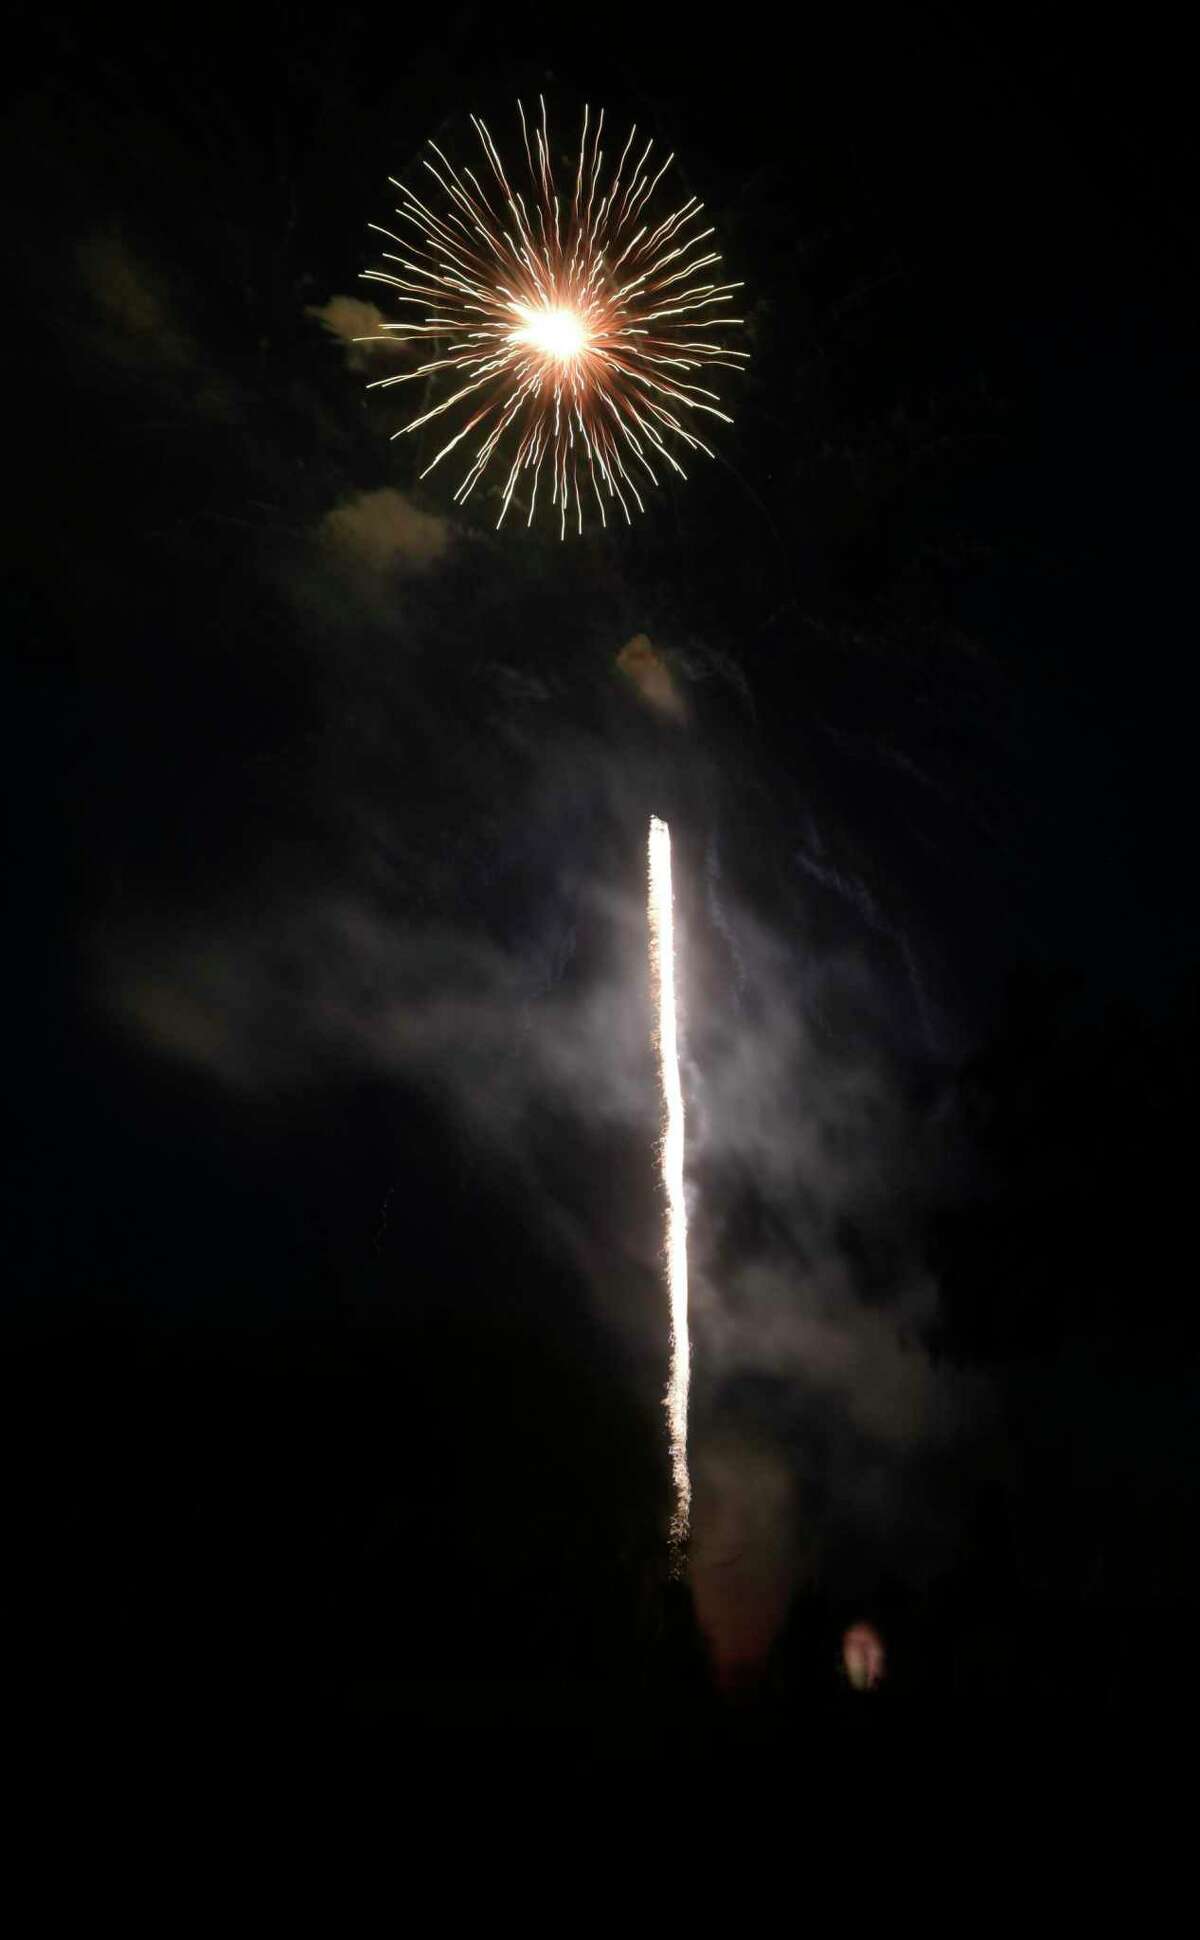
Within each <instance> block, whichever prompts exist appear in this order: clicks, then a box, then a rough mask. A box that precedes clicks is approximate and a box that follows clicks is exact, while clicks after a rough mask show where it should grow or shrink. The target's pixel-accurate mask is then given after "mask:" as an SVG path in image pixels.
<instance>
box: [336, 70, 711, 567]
mask: <svg viewBox="0 0 1200 1940" xmlns="http://www.w3.org/2000/svg"><path fill="white" fill-rule="evenodd" d="M517 107H518V109H519V111H520V115H521V130H522V134H523V136H524V149H525V160H526V164H527V167H528V175H529V184H528V186H527V187H526V188H524V189H521V188H516V187H514V186H512V184H510V182H509V178H508V175H507V173H506V171H505V166H504V163H503V161H502V160H501V158H500V154H499V152H498V150H497V148H496V145H495V143H494V142H493V140H492V138H491V135H490V134H489V133H488V130H487V128H486V127H485V126H484V124H483V122H482V121H480V120H479V119H478V118H477V117H476V116H474V115H473V116H472V117H471V119H472V122H473V124H474V127H475V132H476V134H477V135H478V137H479V142H480V146H481V148H482V150H483V155H484V159H485V162H486V167H485V168H483V169H481V171H480V173H481V175H482V177H483V181H482V182H481V181H480V179H479V177H478V176H476V174H475V173H474V171H473V170H472V169H469V168H465V167H464V168H462V169H458V168H455V167H454V165H453V164H452V163H451V162H449V161H448V160H447V159H446V157H445V155H443V153H442V151H441V149H440V148H437V147H436V146H435V145H434V143H432V142H430V144H429V147H430V151H431V153H432V155H433V157H434V159H433V160H432V161H430V160H428V159H427V160H426V162H425V167H426V168H427V169H428V171H429V173H430V175H431V176H432V177H433V180H434V183H435V184H436V188H437V193H436V194H431V195H430V198H429V201H428V202H425V201H423V200H422V199H421V197H420V196H418V195H416V194H415V193H414V192H413V191H412V190H409V189H406V188H405V187H404V186H403V184H402V183H399V182H397V183H395V186H396V187H397V188H398V189H399V190H400V193H401V198H402V200H401V203H400V206H399V207H398V209H397V211H396V213H397V215H398V216H399V217H400V220H401V223H402V224H404V225H405V227H404V229H403V231H402V233H401V234H400V235H394V234H393V233H392V231H391V230H390V229H381V228H380V227H379V225H378V223H372V224H371V225H370V226H371V228H372V229H375V230H376V231H377V232H378V234H380V235H381V236H384V237H386V238H387V240H388V241H389V242H391V243H394V244H395V245H396V248H395V249H394V250H385V251H384V267H383V268H380V269H369V270H366V271H364V276H365V278H366V280H367V281H368V282H374V283H384V284H387V285H388V286H389V287H390V288H391V289H394V290H395V291H396V292H397V293H398V299H399V301H400V302H401V303H403V304H405V305H410V306H412V307H413V308H414V309H415V310H416V311H417V312H418V313H419V315H418V318H417V319H414V320H413V321H409V322H402V323H391V324H386V325H385V326H384V329H385V333H386V334H385V335H384V337H383V338H373V339H367V338H360V339H358V340H357V341H359V342H367V341H376V342H379V341H382V342H387V343H397V342H399V343H410V342H423V341H426V340H428V341H429V342H431V343H432V344H433V345H434V347H435V354H434V355H433V356H432V357H430V358H428V359H427V360H425V361H422V362H420V363H418V364H417V365H416V367H415V368H413V369H410V370H405V371H401V372H399V373H398V374H397V375H396V376H394V377H381V378H377V379H376V380H375V384H376V385H378V386H388V385H391V384H407V383H412V382H413V381H414V380H415V379H421V378H425V377H439V378H440V376H441V374H442V373H444V372H448V373H450V377H449V380H448V383H447V395H446V396H444V397H442V398H441V400H440V401H439V402H436V403H432V404H431V405H430V407H429V409H427V410H424V411H421V412H420V413H419V414H418V416H416V417H414V418H412V419H411V420H410V422H409V423H408V424H406V425H404V426H403V427H402V428H401V430H400V431H397V432H395V433H394V434H393V435H394V436H395V437H397V438H399V437H403V436H404V434H405V433H406V432H410V431H416V430H418V429H419V428H420V427H421V426H422V425H425V424H428V423H429V422H430V421H431V420H432V419H434V418H438V417H441V416H442V414H443V413H445V412H450V411H453V410H454V409H455V408H456V407H458V406H462V407H463V409H462V411H461V413H460V419H465V422H461V421H460V422H459V425H458V429H457V430H455V431H454V432H453V434H452V436H451V437H449V438H448V439H447V441H446V443H445V444H444V445H443V446H442V447H441V450H440V451H439V452H438V453H437V454H436V456H435V457H434V458H433V459H432V460H431V462H430V463H429V464H428V465H427V466H426V467H425V470H424V471H423V472H422V473H421V476H422V478H424V477H425V476H426V475H427V474H428V473H429V472H431V471H432V470H433V468H434V466H435V465H437V464H440V462H441V460H442V459H443V458H444V457H445V456H446V454H447V452H449V451H452V450H453V449H454V447H455V446H456V445H457V444H459V443H460V442H461V441H462V439H464V438H466V437H467V436H469V435H470V433H472V432H474V431H476V430H478V431H479V432H480V438H479V442H478V443H477V445H476V446H475V449H474V453H473V456H472V459H471V463H470V465H469V466H468V469H467V471H466V473H465V475H464V476H463V478H462V480H461V482H460V484H459V486H458V489H457V490H456V492H455V494H454V496H455V498H456V499H458V500H459V501H460V502H461V501H462V500H464V499H466V498H468V497H469V496H470V494H471V492H472V491H473V490H474V489H475V486H476V485H477V484H478V483H479V480H480V479H481V478H482V477H483V475H484V473H485V472H486V471H487V469H488V466H489V465H490V464H491V462H492V459H493V458H494V457H495V456H496V454H497V452H498V451H499V450H500V448H501V446H506V450H505V456H504V458H503V460H502V461H501V462H502V463H503V464H507V466H508V471H507V475H506V477H505V481H504V486H503V491H502V494H501V506H500V517H499V518H498V519H497V521H496V523H497V525H499V524H501V522H502V521H503V519H504V516H505V514H506V512H507V511H508V508H509V506H510V505H511V503H512V500H513V497H514V494H515V493H516V489H517V485H518V481H519V480H520V479H521V478H522V477H523V476H524V477H525V480H526V484H527V488H528V494H529V513H528V519H527V523H529V524H532V521H533V513H534V508H535V506H536V504H537V495H538V486H539V483H540V482H541V480H542V478H543V476H546V477H547V478H548V481H549V485H550V500H551V504H552V505H553V507H554V508H555V510H556V513H557V517H558V522H559V529H560V535H561V536H562V537H564V538H565V536H566V530H567V521H568V519H570V521H571V523H572V524H573V525H574V526H576V528H577V529H578V530H579V531H580V532H582V530H583V504H584V498H585V497H587V498H588V499H589V502H590V500H592V499H594V500H595V504H596V506H597V508H598V509H599V513H600V519H601V523H602V524H604V525H607V523H608V508H610V507H611V506H612V505H613V504H614V502H615V503H616V504H619V505H620V507H621V510H622V512H623V513H624V515H625V518H626V520H627V521H629V520H630V501H631V500H632V501H634V502H635V503H636V505H637V508H638V510H639V511H642V510H644V509H645V508H644V504H643V500H642V495H641V491H640V490H639V486H643V488H644V485H643V481H644V479H646V478H648V479H649V480H650V482H651V483H652V484H654V485H657V484H658V482H659V480H658V472H657V471H656V469H655V461H656V460H660V459H661V461H662V462H663V464H666V465H670V466H671V467H672V469H673V470H674V471H676V472H678V473H679V475H680V476H681V477H685V476H686V473H685V472H684V470H683V466H682V465H681V464H680V462H679V458H678V457H677V456H676V453H677V452H678V451H679V450H680V449H685V450H687V451H703V452H707V453H708V455H709V456H710V457H711V455H712V454H711V452H710V451H709V447H708V446H707V445H706V444H705V443H704V441H703V439H702V438H700V437H699V436H698V435H697V433H696V431H695V430H694V429H692V428H691V427H692V425H693V424H694V423H695V420H696V417H697V415H698V414H700V413H705V414H707V415H708V416H710V417H714V418H720V419H721V420H722V422H723V423H725V424H728V423H730V422H731V420H730V419H729V418H728V417H727V416H726V414H725V412H724V411H722V410H720V409H719V408H718V407H719V403H720V399H719V397H718V395H717V393H716V392H715V391H712V390H709V389H708V388H707V387H706V386H705V385H703V384H698V383H696V382H695V381H694V380H695V373H696V372H698V371H703V370H706V369H707V368H708V367H709V366H711V365H724V366H725V367H726V368H727V369H730V370H740V369H741V367H742V365H743V364H744V362H745V361H746V357H747V352H745V351H740V350H735V349H731V348H730V346H729V344H728V343H727V342H726V341H725V338H724V337H723V336H722V332H728V331H729V330H731V329H736V328H737V327H738V326H739V325H740V323H741V322H742V319H741V318H740V317H731V316H727V315H726V314H725V309H726V307H727V305H728V304H729V303H730V301H731V299H732V292H733V291H734V290H736V289H739V288H740V287H741V285H740V284H738V283H718V282H715V281H710V280H706V277H705V272H706V271H710V270H712V267H713V265H714V264H717V263H719V262H720V261H721V257H720V254H719V253H718V252H717V251H716V250H713V249H711V248H710V249H705V248H704V247H703V245H704V244H705V243H706V242H707V241H708V239H709V238H710V237H711V236H712V234H713V230H712V227H711V226H709V227H707V228H697V227H696V226H695V225H696V224H697V223H698V222H699V220H700V216H701V214H702V211H703V207H704V205H703V203H701V202H698V201H697V200H696V198H695V196H689V197H688V198H687V200H686V202H684V203H682V204H681V206H680V207H679V208H678V209H676V210H674V211H673V213H671V214H670V215H665V216H662V217H661V218H660V217H658V215H657V211H656V209H655V204H654V197H655V191H656V190H657V187H658V184H659V182H660V181H661V179H662V177H663V175H664V174H665V172H666V170H667V168H668V167H669V166H670V164H671V162H672V161H673V160H674V156H670V155H669V156H668V157H667V160H666V161H665V162H663V163H662V165H661V166H660V167H659V168H658V169H657V170H655V171H654V173H653V174H652V173H651V166H652V165H651V164H650V154H651V150H652V149H653V147H654V144H653V142H647V143H646V145H645V147H644V149H643V150H642V153H641V154H640V156H639V157H638V159H637V161H636V162H634V163H633V164H632V165H631V166H628V164H629V159H630V154H631V152H632V150H633V146H634V137H635V135H636V133H637V130H636V128H634V129H631V130H630V133H629V137H628V139H627V141H626V143H625V146H624V148H623V149H622V150H621V153H620V158H619V160H618V161H617V163H616V166H615V168H614V167H613V166H612V163H611V159H610V162H609V164H608V167H607V168H606V166H605V151H604V149H603V148H602V146H601V138H602V136H603V132H604V115H603V112H601V114H600V116H599V118H598V120H597V122H596V124H595V127H594V128H591V127H589V122H590V110H589V109H585V110H584V115H583V134H582V136H581V139H580V144H579V162H578V166H577V167H576V169H575V179H574V187H573V190H564V191H563V192H562V193H560V191H559V188H558V186H557V185H556V183H555V179H554V165H553V161H552V159H551V150H550V132H549V128H548V125H547V120H546V104H545V102H544V101H542V103H541V117H540V123H539V124H537V125H535V126H534V127H533V128H532V130H531V129H530V127H529V124H528V123H527V122H526V119H525V110H524V108H523V107H522V106H521V103H520V102H518V103H517ZM489 174H490V179H489ZM485 183H486V184H487V186H486V187H485V186H484V184H485ZM697 252H699V253H697ZM368 388H374V386H371V387H368ZM509 433H511V434H512V435H511V437H509Z"/></svg>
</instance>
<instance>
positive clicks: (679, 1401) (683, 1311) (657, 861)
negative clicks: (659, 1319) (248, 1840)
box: [648, 815, 692, 1556]
mask: <svg viewBox="0 0 1200 1940" xmlns="http://www.w3.org/2000/svg"><path fill="white" fill-rule="evenodd" d="M649 854H650V872H649V873H650V889H649V902H648V907H649V916H650V970H651V976H652V978H653V983H654V1002H655V1013H656V1022H657V1043H658V1070H659V1081H660V1084H661V1087H662V1097H663V1132H662V1141H661V1145H660V1148H659V1163H660V1166H661V1169H662V1182H663V1193H664V1196H665V1199H666V1205H667V1239H666V1263H667V1287H668V1291H669V1294H670V1302H671V1369H670V1375H669V1377H668V1381H667V1393H666V1408H667V1423H668V1427H669V1430H670V1436H671V1472H672V1476H673V1478H674V1483H675V1512H674V1516H673V1518H672V1522H671V1539H672V1546H673V1548H674V1550H675V1553H676V1555H677V1556H678V1555H679V1554H681V1553H682V1548H683V1545H684V1543H685V1541H686V1540H687V1533H688V1521H689V1518H690V1514H691V1500H692V1485H691V1479H690V1477H689V1475H688V1455H687V1416H688V1375H689V1369H690V1362H691V1349H690V1344H689V1341H688V1262H687V1209H686V1207H685V1205H684V1199H683V1150H684V1146H683V1087H682V1086H681V1084H680V1082H679V1033H678V1024H677V1019H676V1011H675V913H674V906H673V899H672V893H671V831H670V829H669V828H668V827H667V824H666V823H665V822H660V821H659V819H658V816H657V815H652V816H651V818H650V845H649Z"/></svg>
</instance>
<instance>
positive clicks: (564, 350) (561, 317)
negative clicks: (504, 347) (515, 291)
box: [513, 308, 588, 364]
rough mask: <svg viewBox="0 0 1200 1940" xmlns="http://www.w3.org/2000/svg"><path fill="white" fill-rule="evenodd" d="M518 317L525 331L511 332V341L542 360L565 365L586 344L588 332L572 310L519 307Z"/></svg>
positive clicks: (577, 354) (576, 355)
mask: <svg viewBox="0 0 1200 1940" xmlns="http://www.w3.org/2000/svg"><path fill="white" fill-rule="evenodd" d="M518 314H519V315H520V316H521V318H522V319H523V320H524V328H523V329H521V330H517V331H514V333H513V336H514V340H515V341H516V342H517V343H520V344H529V345H531V346H532V348H533V349H534V350H538V351H540V352H541V354H542V356H543V357H553V358H555V359H556V360H557V361H558V362H559V363H560V364H568V363H570V361H571V359H572V357H578V356H579V354H580V352H581V351H582V350H583V349H584V348H585V346H586V344H587V340H588V333H587V331H586V330H585V328H584V326H583V322H582V320H581V319H580V318H579V317H577V316H576V315H575V312H574V311H573V310H527V309H524V308H522V309H521V310H520V311H519V312H518Z"/></svg>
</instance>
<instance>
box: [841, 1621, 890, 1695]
mask: <svg viewBox="0 0 1200 1940" xmlns="http://www.w3.org/2000/svg"><path fill="white" fill-rule="evenodd" d="M886 1661H887V1660H886V1657H885V1655H884V1649H883V1642H882V1639H881V1638H880V1635H879V1632H878V1631H877V1630H876V1629H875V1627H874V1625H873V1624H869V1623H855V1624H851V1626H850V1628H849V1630H848V1631H847V1632H846V1634H845V1636H844V1637H843V1638H842V1668H843V1669H844V1671H845V1673H846V1676H847V1678H848V1680H849V1682H850V1683H851V1685H852V1686H853V1687H854V1689H855V1690H856V1691H874V1690H875V1689H876V1688H877V1687H878V1686H879V1685H880V1684H882V1682H883V1674H884V1670H885V1668H886Z"/></svg>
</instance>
